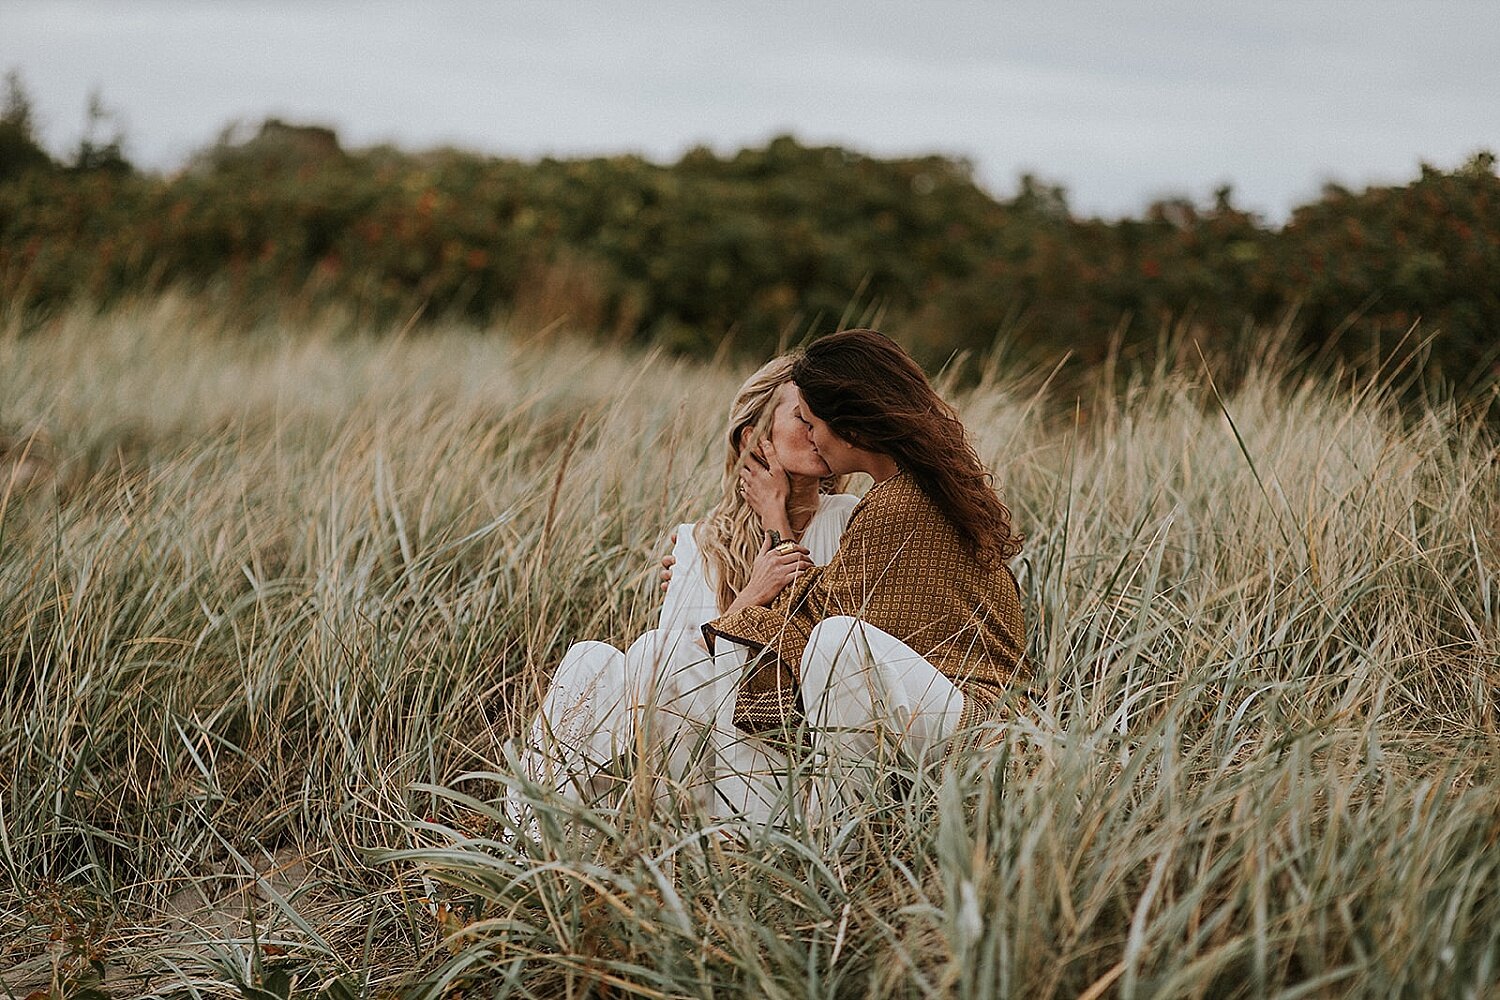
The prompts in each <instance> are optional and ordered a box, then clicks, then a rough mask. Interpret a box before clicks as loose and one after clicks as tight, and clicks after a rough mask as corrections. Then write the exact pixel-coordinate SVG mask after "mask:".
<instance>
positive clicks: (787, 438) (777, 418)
mask: <svg viewBox="0 0 1500 1000" xmlns="http://www.w3.org/2000/svg"><path fill="white" fill-rule="evenodd" d="M801 403H802V396H801V394H800V393H798V392H797V387H796V386H795V385H793V384H792V383H790V382H788V383H786V384H785V385H783V386H781V387H780V388H779V389H777V390H776V398H775V400H774V403H773V405H774V406H775V407H776V409H775V410H774V411H773V413H772V415H771V443H772V444H774V445H775V446H776V457H777V458H779V459H781V465H782V468H784V469H786V471H787V472H789V473H791V474H792V475H794V476H810V477H812V478H814V479H821V478H823V477H824V476H826V475H828V463H827V462H825V461H823V456H821V455H819V454H818V449H816V448H814V447H813V441H812V436H811V435H810V434H809V433H808V425H807V421H805V420H803V419H802V418H801V416H800V415H799V407H800V405H801Z"/></svg>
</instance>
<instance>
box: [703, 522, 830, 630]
mask: <svg viewBox="0 0 1500 1000" xmlns="http://www.w3.org/2000/svg"><path fill="white" fill-rule="evenodd" d="M812 566H813V561H812V556H810V555H808V552H807V550H806V549H804V548H803V547H802V546H800V545H797V544H795V543H792V542H783V543H782V544H781V545H779V546H777V547H775V548H772V547H771V536H770V533H769V532H768V533H767V534H766V536H765V539H764V540H763V541H762V542H761V544H760V552H759V553H758V554H757V555H756V557H755V564H754V566H752V567H751V569H750V579H749V580H747V581H746V582H745V586H744V588H743V589H741V590H740V592H739V594H738V595H736V596H735V599H734V601H733V603H731V604H730V605H729V607H728V608H726V609H725V610H724V615H725V617H727V616H729V615H732V614H734V613H735V612H738V611H742V610H743V609H745V608H750V607H762V608H763V607H766V606H767V605H769V604H770V603H771V602H772V601H774V600H776V597H777V595H779V594H780V593H781V592H782V591H783V590H785V589H786V587H787V585H788V584H790V583H791V582H792V581H793V580H795V579H796V578H797V574H798V573H803V572H806V571H807V570H810V569H812Z"/></svg>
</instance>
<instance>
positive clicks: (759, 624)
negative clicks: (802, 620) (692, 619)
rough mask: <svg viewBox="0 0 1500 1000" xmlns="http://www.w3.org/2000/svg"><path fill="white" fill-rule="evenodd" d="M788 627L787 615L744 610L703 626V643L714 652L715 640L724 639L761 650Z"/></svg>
mask: <svg viewBox="0 0 1500 1000" xmlns="http://www.w3.org/2000/svg"><path fill="white" fill-rule="evenodd" d="M785 626H786V615H785V614H782V613H779V612H775V611H772V610H771V609H770V608H760V607H753V608H744V609H743V610H740V611H736V612H735V613H734V614H732V615H723V616H721V617H719V618H715V619H714V620H713V621H711V622H705V623H704V624H703V641H704V642H706V643H707V644H708V651H709V652H710V653H712V652H713V651H714V639H715V638H724V639H728V640H729V641H730V642H737V643H739V644H740V645H741V646H749V647H750V648H751V650H760V649H763V648H765V647H766V646H768V645H770V643H771V642H772V641H773V640H774V639H775V638H776V636H777V635H779V634H780V632H781V630H782V629H783V628H784V627H785Z"/></svg>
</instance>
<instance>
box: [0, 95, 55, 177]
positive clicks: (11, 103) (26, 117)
mask: <svg viewBox="0 0 1500 1000" xmlns="http://www.w3.org/2000/svg"><path fill="white" fill-rule="evenodd" d="M53 167H54V164H53V162H52V157H50V156H48V155H47V151H46V150H45V149H43V148H42V147H41V144H40V143H38V142H37V139H36V122H35V121H34V120H33V118H32V105H31V95H30V94H28V93H27V92H26V87H25V85H24V84H23V83H22V82H21V75H20V74H19V73H17V72H16V71H15V70H11V71H10V72H8V73H6V74H5V105H4V107H3V108H0V183H4V182H5V181H8V180H10V179H12V178H14V177H19V176H21V175H22V174H25V173H28V172H30V171H32V170H50V169H52V168H53Z"/></svg>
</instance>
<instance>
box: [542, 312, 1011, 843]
mask: <svg viewBox="0 0 1500 1000" xmlns="http://www.w3.org/2000/svg"><path fill="white" fill-rule="evenodd" d="M861 472H862V473H865V474H867V475H868V476H870V478H871V479H873V480H874V485H873V486H872V487H871V488H870V489H869V491H868V492H867V493H866V494H865V495H864V497H863V498H856V497H854V496H851V495H849V494H847V493H844V492H843V489H844V487H845V483H846V481H847V479H848V477H849V476H851V475H852V474H854V473H861ZM1020 541H1021V540H1020V538H1019V537H1018V536H1017V535H1016V534H1015V532H1014V530H1013V528H1012V525H1011V516H1010V511H1009V510H1007V509H1006V507H1005V505H1004V504H1003V503H1001V501H1000V498H999V497H998V496H997V495H996V494H995V491H994V490H993V488H992V487H991V486H990V476H989V474H988V473H987V472H986V470H985V469H984V466H983V465H982V463H981V462H980V460H979V457H978V455H977V454H976V453H975V451H974V449H973V447H972V446H971V445H970V443H969V441H968V437H967V435H966V434H965V432H964V428H963V425H962V423H961V422H960V421H959V419H958V416H957V414H956V413H955V412H954V410H953V408H952V407H951V406H949V405H948V404H947V403H946V402H944V401H943V400H942V399H941V398H940V397H939V396H938V395H937V393H935V392H934V391H933V389H932V387H931V385H930V384H929V383H928V381H927V378H926V376H925V375H924V374H923V372H922V370H921V368H920V367H919V366H918V365H917V363H916V362H915V361H913V360H912V358H911V357H910V356H909V355H907V354H906V352H905V351H903V350H902V349H901V348H900V347H899V346H898V345H897V344H895V343H894V342H893V341H891V340H890V339H888V338H886V337H885V336H883V335H881V334H879V333H876V332H875V331H872V330H848V331H844V332H841V333H836V334H831V335H829V336H826V337H823V338H821V339H819V340H816V341H813V342H812V344H810V345H809V346H808V347H807V349H806V350H805V351H804V352H802V353H801V354H798V355H793V356H789V357H782V358H777V359H775V360H773V361H771V362H770V363H768V364H767V365H765V366H764V367H763V368H762V369H761V370H760V371H758V372H756V373H755V375H753V376H751V378H750V379H749V380H748V381H747V382H746V383H745V384H744V386H743V387H742V388H741V390H740V392H739V395H738V396H737V398H736V400H735V403H734V406H733V408H732V410H731V415H730V426H729V428H728V460H727V462H726V467H725V477H724V495H723V497H722V498H721V499H720V501H719V503H718V505H717V506H716V507H715V509H714V511H713V512H712V513H711V514H710V515H709V516H708V517H707V518H706V519H705V520H703V521H701V522H699V523H698V524H696V525H682V526H680V527H679V529H678V533H677V543H676V547H675V549H674V553H673V555H674V558H675V560H676V561H675V565H674V567H673V573H672V576H671V579H670V582H669V583H668V584H667V595H666V600H665V602H664V606H663V608H662V614H661V620H660V625H659V627H658V628H656V629H653V630H651V631H650V632H647V633H646V634H645V635H642V636H641V637H640V638H639V639H637V640H636V641H635V642H634V643H633V644H631V646H630V647H629V648H628V649H627V650H626V651H625V652H623V653H622V652H621V651H619V650H618V649H615V648H614V647H612V646H609V645H607V644H605V643H600V642H582V643H578V644H577V645H575V646H573V647H572V648H571V649H570V650H569V651H568V653H567V655H566V656H565V657H564V659H563V662H562V663H561V664H560V665H559V667H558V669H557V671H556V673H555V674H554V676H553V678H552V682H551V685H550V687H549V689H548V691H547V693H546V696H545V697H544V699H543V701H542V705H541V708H540V710H539V712H538V714H537V716H536V718H535V720H534V722H533V724H532V727H531V732H530V738H529V743H528V747H527V750H526V752H525V753H524V754H523V756H522V764H523V767H524V768H525V770H526V771H527V772H528V775H529V777H530V778H532V779H533V780H535V781H536V782H538V783H539V784H541V785H543V786H544V787H548V788H551V789H554V790H556V791H557V792H558V793H560V794H562V795H563V796H565V797H568V798H571V799H573V800H575V801H581V802H584V803H586V804H590V805H593V804H597V803H601V802H607V801H609V799H610V797H611V796H614V795H616V794H618V791H619V787H620V780H621V777H622V775H623V774H624V770H625V769H624V768H622V767H621V762H622V761H625V760H628V759H632V758H633V759H635V760H637V761H645V760H649V761H651V762H652V764H653V765H654V767H655V774H656V775H657V778H656V780H655V781H654V787H655V789H656V795H657V796H658V797H659V798H665V799H675V800H676V804H677V805H678V806H679V807H682V808H692V809H695V810H697V811H698V813H699V814H700V815H701V816H703V817H704V818H705V819H710V820H719V821H725V822H731V821H742V822H746V823H750V824H755V825H758V826H767V825H773V824H780V823H784V822H785V821H786V820H787V819H788V817H791V816H796V815H802V816H805V817H807V818H810V819H816V818H819V817H829V816H830V815H831V814H835V813H837V812H839V811H841V810H843V809H845V808H848V807H849V806H850V805H851V804H852V802H853V801H854V800H855V799H858V798H861V797H864V796H867V795H869V794H871V793H872V792H874V793H876V794H878V793H879V789H881V788H883V787H886V786H887V785H888V784H889V783H888V782H886V781H883V780H882V779H883V778H884V777H886V776H887V775H886V774H884V773H883V772H885V771H887V770H888V769H889V768H891V767H892V766H893V765H895V766H911V765H914V766H921V765H922V764H923V763H924V762H928V761H931V760H933V759H935V758H937V757H941V755H942V754H943V753H944V751H945V750H946V749H947V748H948V747H950V746H951V745H952V744H953V742H954V741H955V739H956V738H958V737H959V736H960V735H961V734H963V733H965V732H968V731H972V728H973V727H974V726H976V725H979V724H981V723H984V722H986V721H990V720H993V719H994V718H996V717H997V716H998V714H999V712H1000V711H1001V710H1002V705H1003V703H1004V702H1005V701H1006V699H1007V693H1008V692H1010V694H1011V696H1012V697H1015V696H1017V695H1018V690H1019V688H1020V686H1022V685H1023V684H1024V682H1025V680H1026V678H1025V666H1024V659H1023V657H1024V646H1025V634H1024V619H1023V615H1022V610H1021V601H1020V594H1019V590H1018V588H1017V585H1016V580H1015V577H1014V576H1013V575H1012V573H1011V572H1010V569H1009V568H1008V566H1007V563H1008V562H1009V560H1011V559H1012V558H1013V557H1014V556H1015V555H1016V554H1017V552H1018V551H1019V550H1020Z"/></svg>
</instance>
